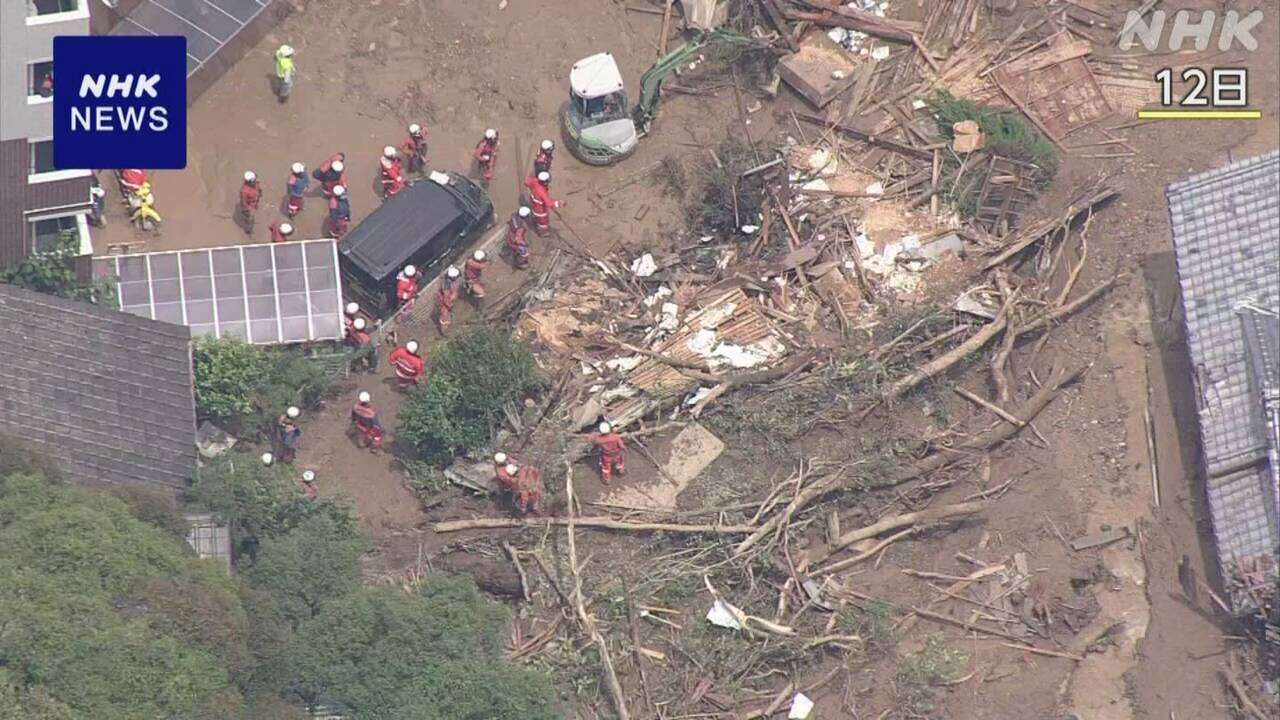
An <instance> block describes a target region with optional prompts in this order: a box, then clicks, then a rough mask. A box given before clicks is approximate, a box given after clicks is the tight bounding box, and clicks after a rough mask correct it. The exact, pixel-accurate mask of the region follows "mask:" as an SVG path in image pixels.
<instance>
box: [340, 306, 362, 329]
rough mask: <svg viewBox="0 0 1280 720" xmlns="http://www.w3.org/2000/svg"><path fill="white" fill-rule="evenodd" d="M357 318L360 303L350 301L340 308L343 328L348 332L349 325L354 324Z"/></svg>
mask: <svg viewBox="0 0 1280 720" xmlns="http://www.w3.org/2000/svg"><path fill="white" fill-rule="evenodd" d="M358 317H360V303H358V302H356V301H354V300H352V301H351V302H349V303H347V305H346V307H344V308H342V326H343V328H345V329H346V330H347V331H348V332H349V331H350V330H351V324H352V323H354V322H355V321H356V318H358Z"/></svg>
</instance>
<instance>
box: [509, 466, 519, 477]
mask: <svg viewBox="0 0 1280 720" xmlns="http://www.w3.org/2000/svg"><path fill="white" fill-rule="evenodd" d="M519 471H520V468H519V467H516V464H515V463H507V474H508V475H515V474H516V473H517V472H519Z"/></svg>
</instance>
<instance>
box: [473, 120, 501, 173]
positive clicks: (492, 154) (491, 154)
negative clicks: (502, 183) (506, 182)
mask: <svg viewBox="0 0 1280 720" xmlns="http://www.w3.org/2000/svg"><path fill="white" fill-rule="evenodd" d="M472 154H473V155H474V156H475V159H476V167H477V168H479V170H480V178H481V179H482V180H483V181H484V184H485V185H488V184H489V181H490V180H492V179H493V166H494V165H496V164H497V162H498V131H497V130H494V129H493V128H489V129H488V130H485V131H484V137H482V138H480V142H478V143H476V149H475V152H474V153H472Z"/></svg>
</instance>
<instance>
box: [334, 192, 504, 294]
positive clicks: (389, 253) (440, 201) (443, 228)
mask: <svg viewBox="0 0 1280 720" xmlns="http://www.w3.org/2000/svg"><path fill="white" fill-rule="evenodd" d="M446 176H447V177H448V182H444V178H445V177H446ZM433 178H434V179H433ZM437 180H438V181H437ZM492 225H493V201H492V200H490V199H489V194H488V193H486V192H485V191H484V189H483V188H481V187H480V186H479V185H477V184H476V183H475V182H473V181H472V180H471V179H469V178H467V177H466V176H464V175H461V174H459V173H454V172H449V173H432V175H431V176H430V177H427V178H423V179H422V180H417V181H415V182H414V183H412V184H411V185H409V186H408V187H406V188H404V189H403V190H401V191H400V192H398V193H396V195H395V196H394V197H392V198H391V199H389V200H387V201H386V202H384V203H383V204H382V206H381V207H379V208H378V209H377V210H374V211H373V213H372V214H371V215H369V216H368V217H366V218H365V219H364V220H363V221H361V222H360V224H359V225H357V226H355V227H354V228H352V229H351V231H350V232H348V233H347V235H346V236H345V237H343V238H342V241H341V242H340V243H338V250H339V252H340V253H341V256H340V260H339V264H340V266H341V270H342V284H343V287H344V290H345V294H346V295H347V296H348V297H349V298H351V299H352V300H355V301H356V302H358V303H360V307H361V308H362V309H363V310H364V311H365V312H366V313H368V314H370V315H374V316H377V317H381V318H385V317H387V316H389V315H391V314H392V313H393V312H395V309H396V275H397V274H398V273H399V272H400V270H401V269H403V268H404V266H405V265H413V266H414V267H416V268H417V269H418V286H419V287H423V286H425V285H426V284H427V283H428V282H430V281H431V280H432V279H433V278H435V276H436V275H439V274H440V272H441V270H442V269H443V268H445V267H447V266H448V265H449V263H451V262H454V261H455V260H457V259H458V258H459V257H460V256H461V255H462V254H463V253H464V252H465V251H466V249H467V247H468V246H469V245H470V244H471V242H472V241H473V240H474V239H475V238H476V237H477V236H478V235H479V234H480V233H482V232H484V231H485V230H486V229H488V228H489V227H491V226H492Z"/></svg>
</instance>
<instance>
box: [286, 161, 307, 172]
mask: <svg viewBox="0 0 1280 720" xmlns="http://www.w3.org/2000/svg"><path fill="white" fill-rule="evenodd" d="M289 169H290V170H292V171H293V172H294V174H296V175H301V174H302V173H304V172H306V171H307V166H306V165H303V164H302V163H294V164H293V167H291V168H289Z"/></svg>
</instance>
